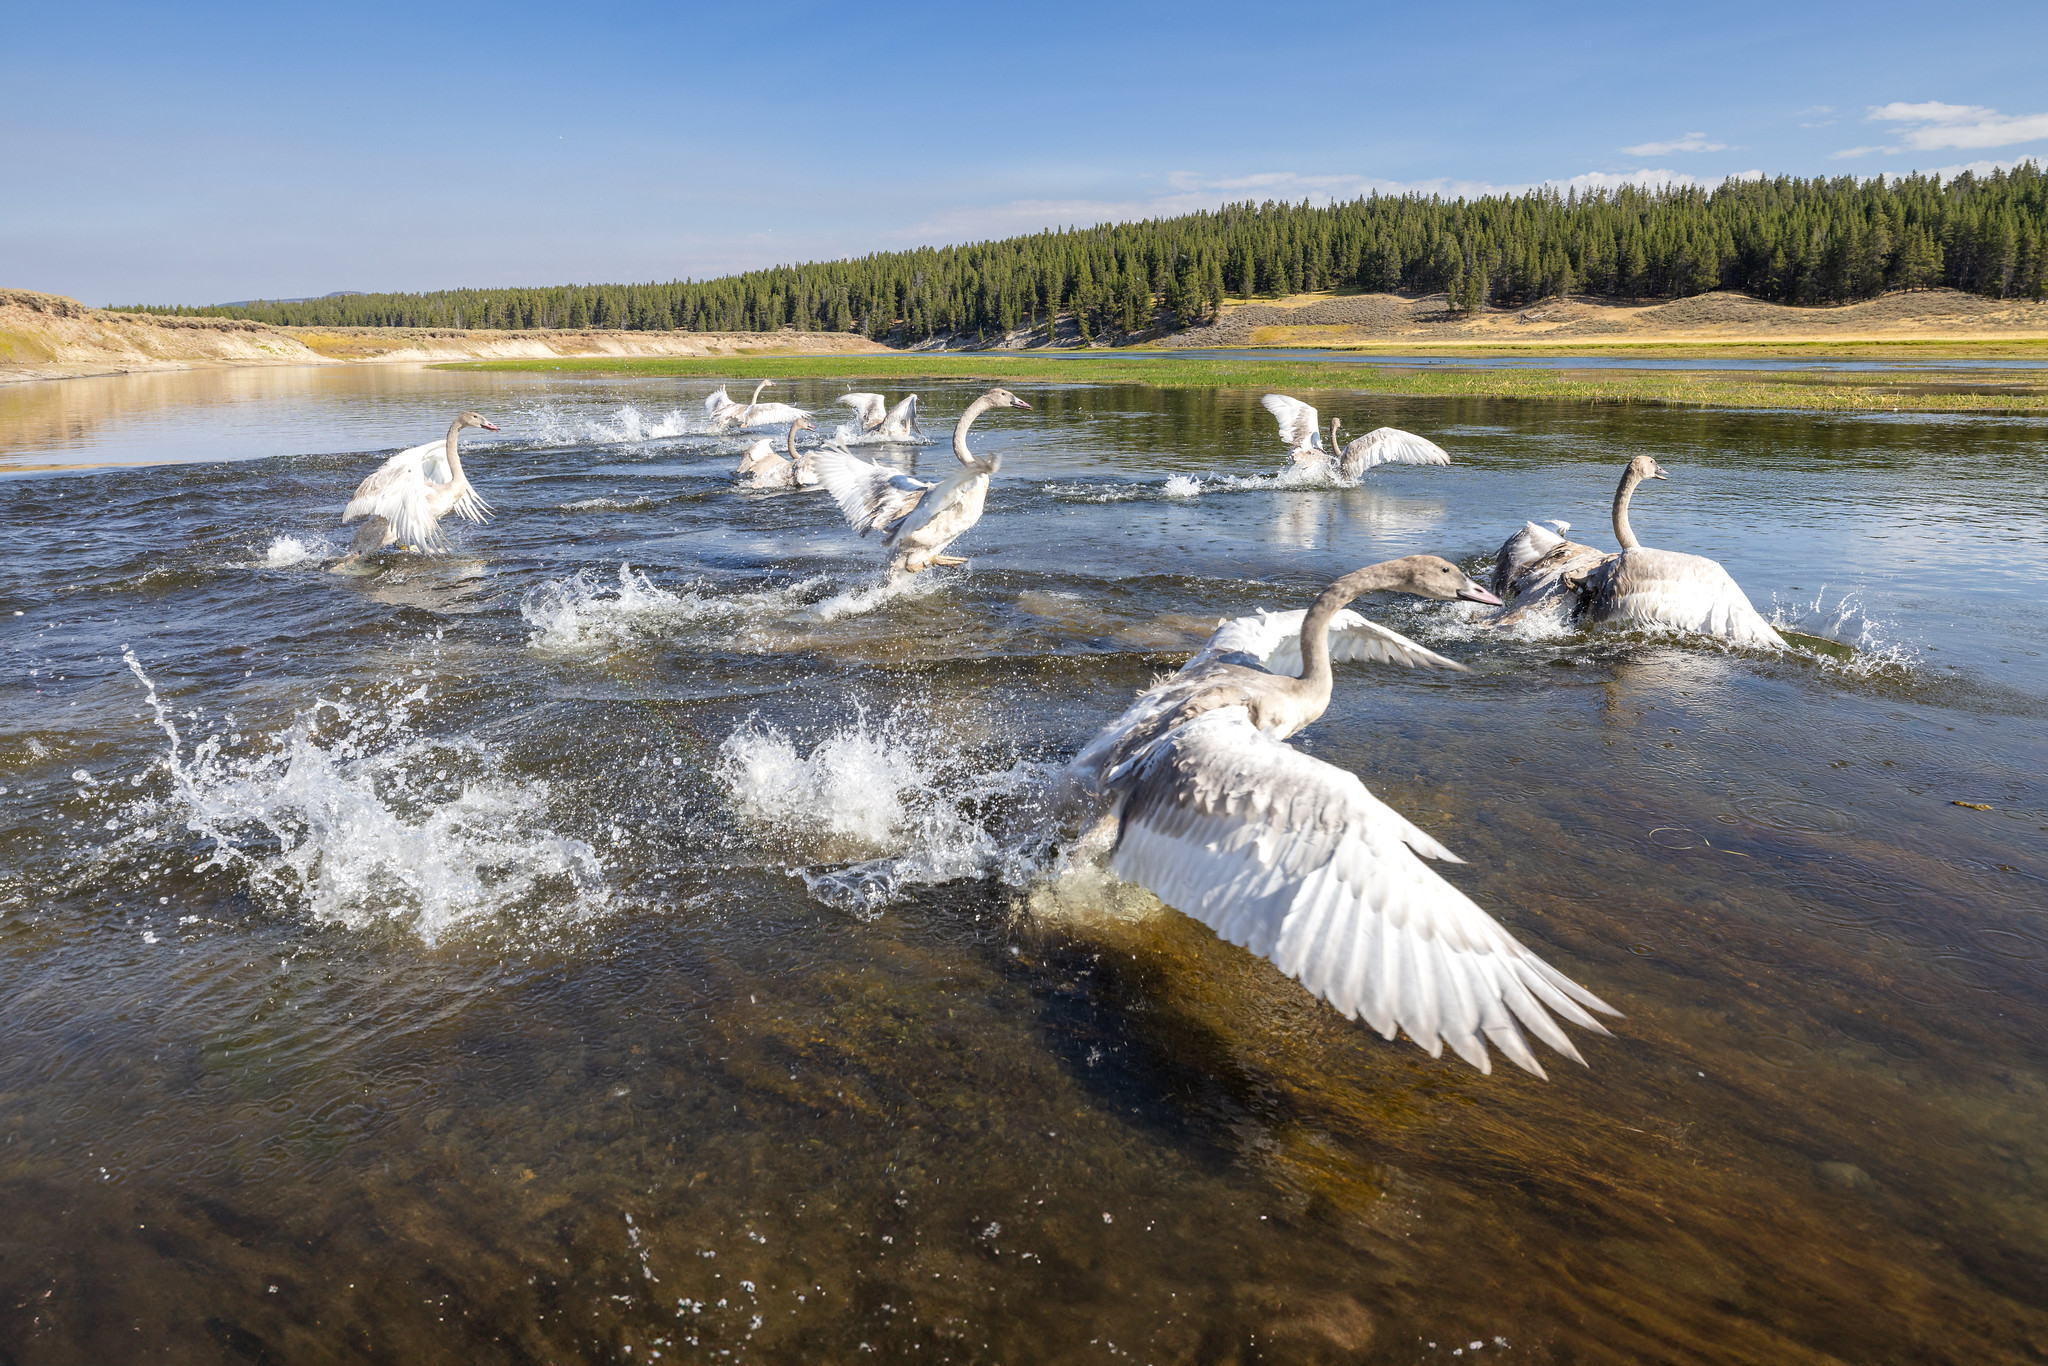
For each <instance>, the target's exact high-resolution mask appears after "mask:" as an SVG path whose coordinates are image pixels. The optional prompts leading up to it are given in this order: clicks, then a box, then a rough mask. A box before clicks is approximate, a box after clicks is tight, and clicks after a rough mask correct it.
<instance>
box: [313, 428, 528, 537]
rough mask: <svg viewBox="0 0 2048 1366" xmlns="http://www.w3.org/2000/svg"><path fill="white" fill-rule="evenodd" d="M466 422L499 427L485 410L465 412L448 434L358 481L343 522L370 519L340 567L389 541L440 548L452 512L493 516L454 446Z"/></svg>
mask: <svg viewBox="0 0 2048 1366" xmlns="http://www.w3.org/2000/svg"><path fill="white" fill-rule="evenodd" d="M465 427H481V428H483V429H484V430H485V431H488V432H495V431H497V430H498V429H497V427H496V426H494V425H492V424H491V423H490V422H488V421H486V420H485V419H484V417H483V416H482V415H481V414H479V413H464V414H463V415H462V416H461V417H458V418H456V419H455V421H453V422H451V423H449V424H448V436H447V438H446V439H445V440H443V441H429V442H427V443H426V444H425V445H423V446H414V447H413V448H412V449H411V450H405V451H400V452H399V453H398V454H397V455H394V456H392V457H391V458H390V459H389V460H386V461H385V462H384V463H383V464H382V465H381V466H379V467H378V469H377V472H376V473H375V474H372V475H371V476H370V477H369V478H367V479H365V480H364V481H363V482H362V483H360V484H358V485H356V491H355V496H354V497H352V498H350V499H349V501H348V506H347V507H345V508H343V509H342V510H341V524H342V525H343V526H347V525H348V524H349V523H350V522H353V521H355V520H356V519H357V518H358V517H367V518H369V520H368V521H367V522H364V523H363V525H362V527H361V528H360V529H359V530H358V531H357V532H356V535H355V540H354V541H353V542H351V543H350V545H349V550H348V554H347V555H345V556H343V557H342V559H341V560H340V561H339V562H338V563H337V564H336V565H335V566H334V567H335V568H341V567H343V566H346V565H349V564H352V563H353V562H354V561H356V560H359V559H361V558H362V557H363V556H365V555H370V554H374V553H375V552H377V551H378V550H381V549H383V548H384V547H385V546H387V545H397V544H403V545H410V546H415V547H417V548H418V549H420V550H423V551H426V552H428V553H429V554H432V553H436V552H438V551H440V550H441V549H443V548H444V547H445V546H446V543H447V541H446V538H445V537H444V536H442V535H441V519H442V518H443V517H446V516H447V515H448V514H449V513H451V512H452V513H454V514H455V515H456V516H458V517H467V518H468V519H469V520H470V521H472V522H485V521H489V520H490V516H491V505H490V504H489V503H487V502H485V501H484V498H483V495H482V494H480V493H478V492H477V491H476V489H475V488H474V487H472V486H471V484H470V482H469V477H468V476H467V475H465V474H464V473H463V472H462V457H461V456H460V455H458V454H457V453H456V450H455V438H456V436H457V434H458V433H460V432H461V431H462V430H463V428H465Z"/></svg>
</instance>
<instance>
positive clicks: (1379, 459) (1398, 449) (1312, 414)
mask: <svg viewBox="0 0 2048 1366" xmlns="http://www.w3.org/2000/svg"><path fill="white" fill-rule="evenodd" d="M1259 402H1260V403H1262V404H1264V405H1265V408H1266V411H1267V412H1269V413H1271V414H1272V415H1273V417H1274V419H1275V420H1276V421H1278V422H1279V424H1280V439H1281V440H1282V441H1285V442H1286V443H1287V444H1288V446H1289V447H1290V449H1289V451H1288V454H1289V455H1291V456H1293V457H1294V463H1295V464H1297V465H1317V464H1323V465H1327V466H1328V467H1329V470H1330V472H1331V473H1332V474H1334V475H1337V476H1338V477H1339V478H1342V479H1356V478H1358V476H1360V475H1361V474H1364V473H1365V472H1366V471H1367V470H1369V469H1371V468H1372V467H1373V466H1375V465H1448V464H1450V463H1451V456H1450V452H1448V451H1446V450H1445V449H1444V448H1443V447H1441V446H1439V445H1437V444H1436V443H1435V442H1434V441H1429V440H1425V439H1424V438H1422V437H1419V436H1417V435H1415V433H1413V432H1404V431H1402V430H1401V429H1400V428H1399V427H1379V428H1375V429H1374V430H1372V431H1370V432H1367V433H1366V434H1365V435H1364V436H1361V437H1359V438H1358V439H1357V440H1356V441H1353V442H1352V443H1351V444H1350V445H1348V446H1339V445H1338V444H1337V429H1338V428H1339V427H1340V426H1342V425H1343V424H1342V422H1341V421H1340V420H1339V419H1337V418H1334V417H1333V418H1331V419H1330V448H1329V449H1328V450H1327V451H1326V450H1324V449H1323V434H1322V430H1321V427H1320V424H1319V420H1318V418H1317V416H1316V410H1315V409H1314V408H1311V407H1310V406H1309V405H1308V404H1306V403H1303V402H1302V401H1301V400H1300V399H1298V398H1289V397H1288V396H1287V395H1286V394H1267V395H1266V396H1265V397H1264V398H1261V399H1260V400H1259Z"/></svg>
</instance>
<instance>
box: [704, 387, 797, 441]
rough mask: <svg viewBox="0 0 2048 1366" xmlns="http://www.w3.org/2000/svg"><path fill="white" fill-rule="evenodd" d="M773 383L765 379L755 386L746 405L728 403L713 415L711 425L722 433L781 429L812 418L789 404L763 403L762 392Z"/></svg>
mask: <svg viewBox="0 0 2048 1366" xmlns="http://www.w3.org/2000/svg"><path fill="white" fill-rule="evenodd" d="M773 383H775V381H774V380H772V379H764V380H762V381H761V382H760V383H759V384H756V385H755V386H754V396H753V397H752V398H750V399H748V400H747V401H746V402H745V403H728V404H727V405H726V406H725V407H723V408H721V409H719V410H718V411H717V412H716V413H714V414H712V417H711V425H712V426H714V427H717V428H718V429H719V430H721V431H730V430H732V429H733V428H735V427H737V428H739V429H740V430H742V431H744V430H746V429H748V428H750V427H780V426H781V425H782V424H783V423H785V422H794V421H795V420H796V419H797V418H800V417H809V416H810V414H809V413H807V412H805V411H804V410H803V409H801V408H793V407H791V406H790V405H789V404H787V403H763V402H762V401H761V391H762V390H763V389H766V388H767V387H768V386H769V385H771V384H773ZM720 392H721V393H723V392H724V391H723V390H720Z"/></svg>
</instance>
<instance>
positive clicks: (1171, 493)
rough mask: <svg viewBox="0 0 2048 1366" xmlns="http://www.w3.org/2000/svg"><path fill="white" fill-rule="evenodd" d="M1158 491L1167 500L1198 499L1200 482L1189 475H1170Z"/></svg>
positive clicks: (1200, 491)
mask: <svg viewBox="0 0 2048 1366" xmlns="http://www.w3.org/2000/svg"><path fill="white" fill-rule="evenodd" d="M1159 491H1160V492H1161V493H1162V494H1164V495H1166V496H1167V497H1168V498H1199V497H1200V496H1201V493H1202V481H1201V480H1199V479H1197V478H1195V477H1194V476H1193V475H1191V474H1170V475H1168V476H1167V477H1166V482H1165V483H1164V484H1161V485H1160V486H1159Z"/></svg>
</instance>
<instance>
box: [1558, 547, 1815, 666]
mask: <svg viewBox="0 0 2048 1366" xmlns="http://www.w3.org/2000/svg"><path fill="white" fill-rule="evenodd" d="M1585 591H1586V607H1585V615H1586V618H1587V619H1588V620H1591V621H1611V622H1622V623H1626V624H1630V625H1637V626H1662V627H1668V628H1671V629H1674V630H1680V631H1696V632H1698V633H1700V634H1701V635H1709V636H1719V637H1720V638H1721V639H1723V640H1725V641H1728V642H1729V643H1731V644H1734V645H1745V646H1749V647H1750V648H1752V649H1758V650H1782V649H1785V648H1787V647H1786V644H1785V638H1784V637H1783V636H1781V635H1779V634H1778V633H1777V632H1776V631H1775V630H1773V629H1772V627H1771V624H1770V623H1769V622H1767V621H1765V620H1764V619H1763V616H1762V615H1761V614H1760V613H1759V612H1758V611H1757V610H1756V608H1755V607H1754V606H1752V605H1751V603H1750V601H1749V597H1748V595H1746V594H1745V593H1744V592H1743V591H1742V587H1741V585H1740V584H1738V583H1736V582H1735V580H1734V578H1733V577H1732V576H1731V575H1730V574H1729V573H1728V571H1727V570H1726V569H1725V568H1723V567H1722V565H1721V562H1720V561H1719V560H1710V559H1708V558H1707V557H1706V556H1704V555H1687V554H1683V553H1681V552H1679V551H1676V550H1652V549H1648V548H1646V547H1637V548H1635V549H1633V550H1624V551H1622V552H1621V553H1620V554H1619V555H1616V556H1614V557H1612V558H1611V559H1609V560H1607V561H1606V562H1605V563H1603V564H1601V565H1600V566H1599V567H1598V568H1597V569H1595V570H1594V571H1593V572H1592V573H1591V574H1589V575H1588V576H1587V578H1586V590H1585Z"/></svg>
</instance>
